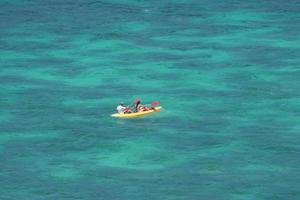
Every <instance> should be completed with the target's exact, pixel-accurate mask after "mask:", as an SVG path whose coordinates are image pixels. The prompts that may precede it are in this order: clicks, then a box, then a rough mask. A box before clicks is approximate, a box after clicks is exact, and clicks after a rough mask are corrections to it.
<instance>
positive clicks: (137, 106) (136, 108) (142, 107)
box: [134, 99, 148, 112]
mask: <svg viewBox="0 0 300 200" xmlns="http://www.w3.org/2000/svg"><path fill="white" fill-rule="evenodd" d="M146 110H148V108H147V107H146V106H145V105H142V104H141V100H140V99H136V100H134V111H135V112H142V111H146Z"/></svg>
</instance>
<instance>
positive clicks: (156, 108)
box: [111, 106, 162, 118]
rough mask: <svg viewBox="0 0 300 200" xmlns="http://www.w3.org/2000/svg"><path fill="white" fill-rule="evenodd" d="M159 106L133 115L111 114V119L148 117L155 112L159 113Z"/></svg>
mask: <svg viewBox="0 0 300 200" xmlns="http://www.w3.org/2000/svg"><path fill="white" fill-rule="evenodd" d="M161 108H162V107H161V106H158V107H154V109H151V110H147V111H141V112H135V113H126V114H119V113H115V114H112V115H111V116H112V117H118V118H137V117H143V116H145V115H149V114H152V113H155V112H159V111H160V110H161Z"/></svg>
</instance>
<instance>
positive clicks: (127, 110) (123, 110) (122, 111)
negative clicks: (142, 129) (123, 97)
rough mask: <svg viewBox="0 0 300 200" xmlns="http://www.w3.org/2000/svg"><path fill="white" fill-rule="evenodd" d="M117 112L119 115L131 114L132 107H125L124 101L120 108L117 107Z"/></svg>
mask: <svg viewBox="0 0 300 200" xmlns="http://www.w3.org/2000/svg"><path fill="white" fill-rule="evenodd" d="M117 112H118V113H119V114H125V113H131V111H130V107H129V106H127V107H125V106H124V102H123V101H121V102H120V105H118V107H117Z"/></svg>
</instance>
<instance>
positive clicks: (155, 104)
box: [151, 101, 159, 107]
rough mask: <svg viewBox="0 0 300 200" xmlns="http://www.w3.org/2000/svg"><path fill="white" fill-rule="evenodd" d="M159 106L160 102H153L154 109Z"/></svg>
mask: <svg viewBox="0 0 300 200" xmlns="http://www.w3.org/2000/svg"><path fill="white" fill-rule="evenodd" d="M158 105H159V102H158V101H154V102H152V104H151V106H152V107H155V106H158Z"/></svg>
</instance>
